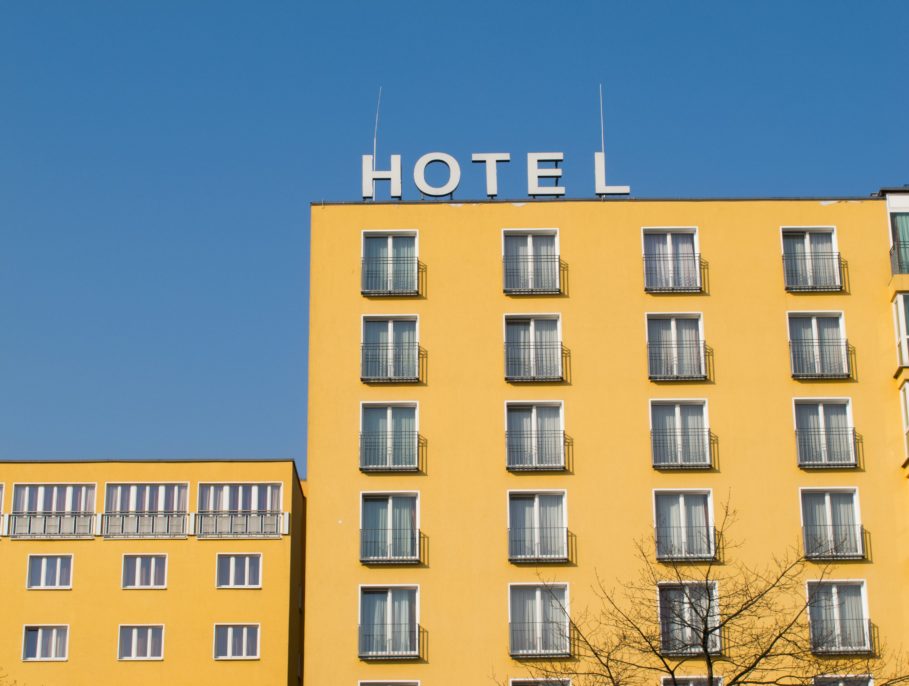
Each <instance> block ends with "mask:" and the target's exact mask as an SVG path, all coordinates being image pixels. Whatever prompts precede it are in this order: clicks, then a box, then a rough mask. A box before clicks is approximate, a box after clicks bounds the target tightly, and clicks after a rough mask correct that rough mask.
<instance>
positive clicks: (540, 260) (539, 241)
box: [531, 235, 559, 291]
mask: <svg viewBox="0 0 909 686" xmlns="http://www.w3.org/2000/svg"><path fill="white" fill-rule="evenodd" d="M531 240H532V241H533V255H534V260H533V262H534V264H533V286H534V288H537V289H540V290H545V291H557V290H559V260H558V256H557V255H556V246H555V236H546V235H535V236H533V237H532V239H531Z"/></svg>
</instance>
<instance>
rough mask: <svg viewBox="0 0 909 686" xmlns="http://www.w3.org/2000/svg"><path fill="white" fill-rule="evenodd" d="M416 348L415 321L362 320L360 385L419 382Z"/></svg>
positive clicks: (418, 357) (409, 319)
mask: <svg viewBox="0 0 909 686" xmlns="http://www.w3.org/2000/svg"><path fill="white" fill-rule="evenodd" d="M419 361H420V346H419V343H418V342H417V320H416V319H415V318H408V319H379V318H370V319H364V320H363V346H362V366H361V371H360V377H361V378H362V380H363V381H371V382H376V381H419V380H420V374H419V371H420V370H419Z"/></svg>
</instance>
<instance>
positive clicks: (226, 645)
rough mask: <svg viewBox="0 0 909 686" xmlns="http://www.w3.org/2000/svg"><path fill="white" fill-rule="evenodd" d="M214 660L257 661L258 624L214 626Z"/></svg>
mask: <svg viewBox="0 0 909 686" xmlns="http://www.w3.org/2000/svg"><path fill="white" fill-rule="evenodd" d="M215 659H216V660H258V659H259V625H258V624H216V625H215Z"/></svg>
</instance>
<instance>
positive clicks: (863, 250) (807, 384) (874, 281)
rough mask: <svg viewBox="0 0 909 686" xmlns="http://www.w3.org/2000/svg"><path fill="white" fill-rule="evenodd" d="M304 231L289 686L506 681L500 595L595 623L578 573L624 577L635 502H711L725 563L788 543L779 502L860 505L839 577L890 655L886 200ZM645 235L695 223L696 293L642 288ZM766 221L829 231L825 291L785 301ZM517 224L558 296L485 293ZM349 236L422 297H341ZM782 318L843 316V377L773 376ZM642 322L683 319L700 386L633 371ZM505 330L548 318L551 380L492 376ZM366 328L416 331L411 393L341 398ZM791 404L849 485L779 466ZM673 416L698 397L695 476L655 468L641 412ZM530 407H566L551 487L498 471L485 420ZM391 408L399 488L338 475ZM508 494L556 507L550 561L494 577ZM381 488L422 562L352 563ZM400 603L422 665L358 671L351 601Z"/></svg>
mask: <svg viewBox="0 0 909 686" xmlns="http://www.w3.org/2000/svg"><path fill="white" fill-rule="evenodd" d="M311 214H312V253H311V260H312V276H311V310H310V318H311V319H310V321H311V337H310V353H309V354H310V377H309V379H310V386H309V450H308V480H309V483H310V492H309V493H308V519H307V529H308V533H307V548H308V550H307V560H308V568H307V578H306V597H307V612H306V632H305V646H306V648H305V653H306V661H305V668H304V671H305V680H306V682H307V683H311V684H324V683H332V684H350V685H353V684H357V683H358V682H360V681H366V682H370V681H372V682H383V683H384V682H386V681H396V680H400V681H403V682H419V683H420V684H421V686H441V685H448V684H464V683H470V684H482V683H492V680H494V679H495V680H498V681H499V682H503V681H506V680H507V679H519V678H521V677H526V676H527V674H528V670H527V665H526V663H524V662H519V661H516V660H514V659H512V658H511V657H510V655H509V585H510V584H516V583H539V582H540V581H545V582H560V583H565V584H567V586H568V604H569V607H570V612H571V613H572V614H573V615H574V614H577V613H580V612H582V611H583V610H585V609H587V608H590V609H593V608H594V607H595V605H594V601H595V599H594V597H593V595H592V593H591V590H590V589H591V586H592V585H593V584H594V581H595V576H596V574H599V575H600V576H602V577H603V578H605V579H606V580H607V582H615V581H617V580H621V579H629V578H634V577H636V575H637V572H638V569H639V562H638V561H637V560H636V559H635V557H634V542H635V541H636V540H652V537H653V531H654V521H655V515H654V492H655V490H656V489H703V490H709V491H710V493H711V494H712V503H713V507H714V509H718V508H719V507H720V506H721V505H722V504H723V503H725V502H729V503H730V504H731V506H732V507H734V509H735V510H736V512H737V522H736V524H735V527H734V529H733V531H732V534H734V537H735V538H736V539H737V540H739V541H741V542H742V545H741V547H739V548H737V549H735V550H734V551H733V552H731V553H729V554H727V556H726V557H727V559H728V557H729V555H734V556H736V557H737V558H738V559H740V560H742V561H743V562H745V563H746V564H759V563H761V562H762V561H764V560H766V559H768V557H769V556H770V555H772V554H774V553H781V552H783V551H785V550H786V549H787V548H791V547H792V546H801V537H802V513H801V501H800V492H801V491H800V489H844V488H845V489H855V492H856V493H857V500H856V502H857V504H858V510H859V511H860V520H861V521H860V523H861V525H862V526H863V527H864V528H865V530H866V532H867V540H868V544H869V545H868V548H867V554H866V555H865V559H863V560H860V561H857V562H849V563H845V564H839V565H837V567H836V570H835V572H834V576H836V577H837V578H841V579H861V580H864V588H865V595H866V598H867V613H868V614H867V617H866V619H870V620H871V622H873V624H874V625H875V626H876V627H877V628H878V631H879V634H880V637H881V639H882V640H883V641H884V642H886V643H887V644H888V646H889V647H890V648H891V649H893V650H895V649H897V648H898V647H899V646H900V645H901V644H903V643H904V641H903V637H904V636H905V635H906V632H907V628H909V596H907V594H906V593H905V592H903V588H904V586H905V579H906V570H907V565H909V555H907V550H909V545H907V544H909V531H907V524H909V508H907V498H906V482H905V479H906V475H905V472H904V470H903V468H902V467H901V465H902V464H903V462H904V460H905V459H906V447H905V438H904V428H903V425H902V422H901V409H900V398H899V383H900V378H901V377H900V374H901V373H902V372H899V371H898V361H897V355H896V350H895V344H894V342H895V340H896V332H895V330H894V316H893V306H892V302H893V299H894V296H895V294H896V293H897V292H898V291H899V290H909V283H907V282H906V278H907V277H905V276H896V277H893V276H891V264H890V257H889V251H890V248H891V242H890V235H891V233H890V231H891V229H890V219H889V213H888V201H887V200H886V199H885V198H881V197H869V198H866V199H840V200H824V199H799V200H703V201H698V200H677V201H656V200H653V201H648V200H617V201H609V202H601V201H545V202H516V203H510V202H475V203H471V202H464V203H442V202H434V203H376V204H361V203H351V204H337V205H333V204H314V205H313V207H312V210H311ZM647 227H652V228H653V227H686V228H687V229H696V233H697V244H698V250H699V253H700V255H701V259H702V260H703V263H704V267H703V285H704V288H703V291H702V292H699V293H652V292H645V289H644V275H643V271H644V270H643V266H642V246H643V235H642V234H643V231H644V229H645V228H647ZM786 227H824V228H825V229H826V230H831V229H832V231H833V232H834V233H835V241H836V244H835V246H836V249H837V250H838V252H839V253H840V255H841V257H842V261H843V267H842V284H843V288H842V289H841V290H838V291H834V292H810V291H809V292H792V291H788V290H787V289H786V288H785V287H784V274H783V261H782V259H781V256H782V253H783V239H782V238H783V237H782V231H783V229H784V228H786ZM521 229H523V230H531V231H538V230H553V229H554V230H557V232H558V246H559V247H558V252H559V256H560V259H561V260H562V262H563V263H564V265H563V275H562V283H563V293H562V294H560V295H534V294H530V295H509V294H506V293H503V231H504V230H521ZM364 231H374V232H380V233H381V232H400V231H405V232H406V231H412V232H416V235H417V241H416V252H417V256H418V259H419V262H420V263H421V264H422V265H423V267H421V272H420V274H421V275H420V288H419V291H420V292H419V293H418V294H417V295H412V296H396V297H385V296H378V297H377V296H369V295H364V294H362V293H361V258H362V255H363V236H364V234H363V232H364ZM424 267H425V268H424ZM792 312H798V313H816V314H822V313H826V312H835V313H841V314H842V321H843V322H844V326H845V336H846V338H847V339H848V344H849V346H850V348H851V350H852V351H853V352H852V362H853V365H852V367H851V370H850V374H849V378H846V379H833V380H829V379H796V378H793V374H792V368H791V361H790V348H789V339H790V333H789V330H788V327H789V324H788V313H792ZM660 313H685V314H688V315H691V314H699V315H700V316H701V318H702V319H701V320H702V322H703V340H704V341H705V342H706V346H707V347H708V350H709V351H710V352H709V354H708V356H707V357H708V361H709V365H708V366H709V370H710V371H709V374H708V377H709V378H708V379H706V380H703V381H685V382H671V381H664V382H660V381H653V380H651V379H649V378H648V348H647V315H648V314H660ZM520 314H524V315H553V314H557V315H558V317H559V320H560V329H561V342H562V344H563V345H564V347H565V348H566V364H565V369H566V376H567V379H566V380H565V381H563V382H560V383H516V382H510V381H506V379H505V374H504V372H505V370H504V362H503V357H504V356H503V349H504V348H503V344H504V342H505V338H504V335H505V333H504V332H505V318H506V316H508V315H520ZM370 316H374V317H382V316H398V317H402V316H403V317H407V316H415V317H417V318H418V325H417V329H418V334H417V336H418V340H419V346H420V348H421V349H422V351H424V353H423V354H422V355H421V358H422V359H421V363H420V379H419V381H417V382H414V383H366V382H364V381H362V380H361V341H362V339H363V317H370ZM898 377H900V378H898ZM797 398H803V399H818V398H835V399H848V400H849V402H850V406H851V408H850V412H851V415H852V425H853V426H854V428H855V430H856V432H857V434H858V436H859V439H858V441H857V445H858V450H857V454H858V466H857V467H856V468H851V469H820V470H818V469H806V468H801V467H800V466H799V464H798V456H797V444H796V438H795V419H794V415H795V412H794V400H795V399H797ZM672 399H697V400H699V401H700V400H703V401H706V404H707V408H708V415H709V428H710V431H711V433H712V434H713V435H714V436H715V448H716V450H715V455H714V458H715V461H714V465H713V467H714V468H713V469H710V470H701V471H696V470H687V471H685V470H657V469H654V467H653V466H652V456H651V425H650V421H651V406H650V404H651V402H652V401H654V400H656V401H659V400H672ZM530 401H558V402H560V403H562V404H563V418H564V431H565V434H566V437H567V441H566V442H567V443H568V445H569V448H568V451H567V455H568V465H567V466H568V469H567V470H566V471H562V472H543V471H526V472H516V471H509V470H507V469H506V455H505V446H506V436H505V432H506V410H505V408H506V403H509V402H512V403H514V402H525V403H527V402H530ZM386 402H389V403H395V402H397V403H410V402H413V403H416V404H417V406H418V409H417V420H416V423H417V430H418V433H419V436H420V437H421V438H420V469H419V471H416V472H410V473H408V472H375V471H362V470H361V469H360V468H359V466H360V457H359V453H360V445H359V439H358V436H359V434H360V432H361V430H362V428H361V421H362V409H361V404H362V403H386ZM516 490H525V491H559V492H564V493H565V502H566V508H567V522H566V525H567V528H568V530H569V531H570V532H571V535H572V549H573V552H572V554H571V559H570V561H569V562H566V563H562V564H545V565H543V564H514V563H512V562H509V555H508V537H507V527H508V516H509V504H508V502H509V501H508V497H509V496H508V494H509V492H510V491H516ZM394 492H404V493H414V494H418V511H419V514H418V522H419V524H418V526H419V529H420V532H421V538H422V543H421V546H420V549H421V550H420V561H419V564H412V565H407V564H386V565H379V564H364V563H362V562H361V561H360V552H361V551H360V533H359V529H360V528H361V526H362V525H361V504H362V498H363V494H364V493H376V494H382V493H386V494H387V493H394ZM397 585H404V586H409V587H414V588H417V589H418V593H417V604H418V609H417V621H418V623H419V626H420V627H421V629H420V646H419V655H418V657H416V658H415V659H409V660H401V659H384V660H383V659H361V655H360V653H362V652H363V651H362V650H360V649H358V648H360V647H361V646H358V624H359V623H360V618H361V615H360V612H361V609H360V604H361V593H362V591H361V587H363V586H367V587H370V586H371V587H376V588H386V587H387V588H392V587H395V586H397ZM904 647H905V646H904ZM392 657H400V656H392ZM367 658H369V656H367Z"/></svg>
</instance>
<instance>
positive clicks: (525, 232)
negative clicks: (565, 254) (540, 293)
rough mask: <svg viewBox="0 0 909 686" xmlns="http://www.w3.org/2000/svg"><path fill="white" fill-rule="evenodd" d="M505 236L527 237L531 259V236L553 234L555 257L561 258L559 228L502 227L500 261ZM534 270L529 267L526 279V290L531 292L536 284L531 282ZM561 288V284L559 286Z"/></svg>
mask: <svg viewBox="0 0 909 686" xmlns="http://www.w3.org/2000/svg"><path fill="white" fill-rule="evenodd" d="M506 236H526V237H527V255H528V257H529V258H530V259H531V260H532V259H533V257H534V255H535V253H534V251H533V240H532V237H533V236H555V257H556V258H558V259H561V256H562V253H561V245H560V243H559V230H558V229H553V228H542V229H519V228H508V229H502V241H501V243H502V261H503V263H504V260H505V257H506V255H505V237H506ZM533 279H534V272H533V270H532V269H531V270H530V272H529V280H528V292H532V291H533V289H534V288H536V285H535V284H534V282H533ZM559 290H561V285H560V286H559Z"/></svg>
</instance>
